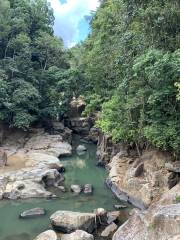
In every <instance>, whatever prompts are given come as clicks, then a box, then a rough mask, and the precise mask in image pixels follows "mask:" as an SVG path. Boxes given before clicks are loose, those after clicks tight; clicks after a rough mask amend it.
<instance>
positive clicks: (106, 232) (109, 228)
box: [101, 223, 118, 237]
mask: <svg viewBox="0 0 180 240" xmlns="http://www.w3.org/2000/svg"><path fill="white" fill-rule="evenodd" d="M117 229H118V226H117V225H116V224H115V223H111V224H110V225H109V226H107V227H106V228H105V229H104V231H102V233H101V237H109V236H111V235H112V234H113V233H114V232H115V231H116V230H117Z"/></svg>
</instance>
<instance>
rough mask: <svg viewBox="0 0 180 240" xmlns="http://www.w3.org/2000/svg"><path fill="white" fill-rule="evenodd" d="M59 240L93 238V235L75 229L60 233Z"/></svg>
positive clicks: (85, 239)
mask: <svg viewBox="0 0 180 240" xmlns="http://www.w3.org/2000/svg"><path fill="white" fill-rule="evenodd" d="M61 240H94V237H93V235H91V234H89V233H87V232H85V231H82V230H76V231H75V232H73V233H71V234H64V235H62V237H61Z"/></svg>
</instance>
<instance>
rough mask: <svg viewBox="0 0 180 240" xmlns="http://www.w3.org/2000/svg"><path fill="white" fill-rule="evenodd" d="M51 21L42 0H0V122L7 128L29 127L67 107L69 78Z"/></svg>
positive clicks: (47, 8)
mask: <svg viewBox="0 0 180 240" xmlns="http://www.w3.org/2000/svg"><path fill="white" fill-rule="evenodd" d="M53 23H54V16H53V11H52V9H51V7H50V4H49V3H48V2H47V1H46V0H30V1H29V0H23V1H20V0H9V1H8V0H0V119H1V120H3V121H6V122H7V123H8V124H9V125H10V126H15V127H18V128H28V127H29V126H30V125H31V124H32V123H33V122H34V121H37V120H40V119H42V118H44V117H49V118H51V117H55V116H57V114H58V113H59V112H61V111H63V112H64V111H65V110H66V108H67V102H68V101H69V99H68V97H70V96H71V95H72V91H71V89H70V84H71V82H72V78H73V76H72V75H73V74H69V71H70V70H69V64H68V61H67V54H66V52H65V50H64V46H63V42H62V40H61V39H58V38H57V37H54V35H53V28H52V27H53ZM67 85H68V87H67ZM60 86H61V87H60ZM67 92H68V94H67ZM64 93H65V94H64ZM62 96H63V103H61V100H62V99H61V98H62ZM65 102H66V103H65ZM60 103H61V104H60Z"/></svg>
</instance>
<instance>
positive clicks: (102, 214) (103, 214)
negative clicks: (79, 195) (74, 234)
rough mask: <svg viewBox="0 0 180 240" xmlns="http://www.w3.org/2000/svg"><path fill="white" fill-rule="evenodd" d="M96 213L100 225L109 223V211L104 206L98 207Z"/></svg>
mask: <svg viewBox="0 0 180 240" xmlns="http://www.w3.org/2000/svg"><path fill="white" fill-rule="evenodd" d="M94 213H95V214H96V217H97V219H96V221H97V220H98V223H99V224H100V225H105V224H107V211H106V210H105V209H104V208H98V209H95V210H94Z"/></svg>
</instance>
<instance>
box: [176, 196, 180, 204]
mask: <svg viewBox="0 0 180 240" xmlns="http://www.w3.org/2000/svg"><path fill="white" fill-rule="evenodd" d="M176 202H177V203H180V195H177V196H176Z"/></svg>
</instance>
